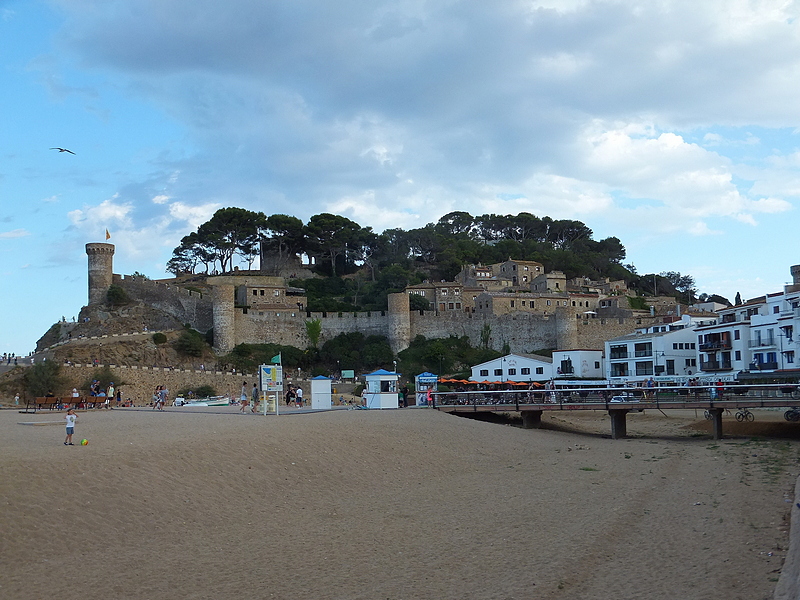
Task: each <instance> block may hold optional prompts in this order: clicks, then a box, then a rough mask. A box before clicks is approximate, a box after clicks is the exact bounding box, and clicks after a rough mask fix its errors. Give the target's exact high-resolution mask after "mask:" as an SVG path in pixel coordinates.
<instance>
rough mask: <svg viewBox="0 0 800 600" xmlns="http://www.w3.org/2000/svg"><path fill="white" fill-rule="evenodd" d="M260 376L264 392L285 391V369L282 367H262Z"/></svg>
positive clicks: (259, 372)
mask: <svg viewBox="0 0 800 600" xmlns="http://www.w3.org/2000/svg"><path fill="white" fill-rule="evenodd" d="M258 374H259V379H260V383H261V391H262V392H282V391H283V367H282V366H281V365H261V367H259V370H258Z"/></svg>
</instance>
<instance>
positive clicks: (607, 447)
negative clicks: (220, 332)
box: [0, 407, 800, 600]
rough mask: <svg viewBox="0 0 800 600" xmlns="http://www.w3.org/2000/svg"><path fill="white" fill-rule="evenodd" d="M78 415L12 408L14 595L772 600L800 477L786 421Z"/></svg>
mask: <svg viewBox="0 0 800 600" xmlns="http://www.w3.org/2000/svg"><path fill="white" fill-rule="evenodd" d="M79 414H80V417H79V420H78V426H77V429H76V435H75V437H76V438H77V440H80V439H82V438H84V437H85V438H87V439H89V445H88V446H84V447H82V446H78V445H76V446H72V447H65V446H63V440H64V426H63V424H62V423H63V416H64V415H63V413H40V414H37V415H23V414H19V413H18V412H16V411H12V410H4V411H0V427H2V431H3V435H2V436H0V471H1V473H0V502H2V516H0V531H2V538H0V539H1V542H0V565H2V568H0V597H2V598H7V599H28V598H30V599H39V598H46V597H58V598H62V599H72V598H74V599H76V600H77V599H80V600H92V599H103V600H105V599H108V598H148V599H161V598H164V599H167V598H170V599H174V598H191V599H201V598H215V599H220V598H278V599H286V600H292V599H305V598H309V599H311V598H313V599H328V598H330V599H342V600H344V599H349V600H352V599H365V600H367V599H368V600H375V599H390V600H405V599H410V598H422V599H432V600H433V599H443V598H447V599H473V598H474V599H502V600H510V599H518V600H523V599H532V598H537V599H539V598H542V599H550V598H553V599H556V598H564V599H566V598H569V599H590V598H591V599H611V598H613V599H615V600H621V599H635V598H647V599H660V598H663V599H665V600H667V599H669V600H674V599H676V598H680V599H709V600H710V599H715V600H718V599H726V600H734V599H742V600H744V599H747V600H752V599H767V598H771V597H772V593H773V590H774V588H775V584H776V582H777V579H778V575H779V571H780V568H781V566H782V562H783V558H784V556H785V549H786V548H787V547H788V525H789V523H788V519H789V514H790V509H791V507H792V505H793V498H794V483H795V479H796V477H797V475H798V464H800V463H798V458H799V457H800V442H798V441H797V439H789V438H787V437H771V438H753V437H752V436H753V435H760V434H759V433H754V432H756V431H757V430H756V429H752V431H747V430H741V429H738V430H736V429H735V426H739V427H747V426H748V425H750V426H752V427H756V426H759V425H760V426H761V427H762V434H763V427H765V426H766V425H765V422H769V421H770V420H772V421H774V428H773V433H774V431H778V432H779V435H780V432H782V431H787V432H789V434H788V435H789V436H791V435H792V433H791V432H792V431H793V430H787V429H785V428H784V424H781V423H780V414H779V413H770V414H769V415H766V416H764V415H765V413H763V412H759V413H757V420H756V422H755V423H753V424H742V425H739V424H736V422H735V421H732V422H731V423H729V421H730V418H726V427H728V426H730V428H729V431H730V437H728V438H727V439H725V440H722V441H718V442H715V441H713V440H711V439H710V437H709V436H708V434H707V431H708V427H707V424H706V423H702V422H698V421H696V420H695V419H694V417H693V414H690V413H689V411H687V414H682V415H677V416H664V415H662V414H660V413H658V412H656V411H648V412H646V413H645V414H641V415H636V416H631V417H630V418H629V426H628V429H629V434H630V435H631V436H632V438H630V439H625V440H611V439H609V438H608V437H607V436H608V433H609V423H608V417H607V416H606V415H604V414H603V413H601V412H597V413H581V414H572V413H570V414H565V413H558V414H557V415H547V416H546V418H545V425H546V427H547V428H546V429H539V430H523V429H520V428H518V427H511V426H507V425H500V424H496V423H486V422H478V421H473V420H468V419H463V418H459V417H455V416H451V415H447V414H441V413H438V412H436V411H432V410H426V409H407V410H393V411H361V410H340V411H333V412H326V413H318V414H301V415H295V414H287V415H282V416H280V417H275V416H268V417H263V416H259V415H241V414H238V411H237V410H236V408H235V407H232V408H230V409H227V408H226V409H221V410H215V409H192V410H185V409H178V408H171V409H169V410H168V411H165V412H164V413H157V412H155V411H152V410H149V409H122V410H111V411H94V412H83V413H79ZM24 421H57V422H58V424H57V425H44V426H29V425H20V424H19V423H21V422H24ZM779 426H780V427H779ZM781 428H783V429H781Z"/></svg>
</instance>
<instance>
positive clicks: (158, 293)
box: [113, 275, 214, 332]
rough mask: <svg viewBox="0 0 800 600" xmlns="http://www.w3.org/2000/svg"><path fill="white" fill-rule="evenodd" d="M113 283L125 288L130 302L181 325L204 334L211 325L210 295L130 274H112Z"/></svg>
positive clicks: (212, 321) (212, 323)
mask: <svg viewBox="0 0 800 600" xmlns="http://www.w3.org/2000/svg"><path fill="white" fill-rule="evenodd" d="M113 283H115V284H117V285H119V286H120V287H121V288H122V289H124V290H125V292H126V293H127V294H128V296H130V297H131V298H132V299H133V300H137V301H140V302H143V303H145V304H147V305H148V306H152V307H153V308H156V309H158V310H161V311H163V312H165V313H167V314H168V315H170V316H172V317H174V318H176V319H178V320H179V321H180V322H181V323H189V324H190V325H191V326H192V327H194V328H195V329H197V330H198V331H202V332H206V331H208V330H209V329H211V328H212V327H213V326H214V319H213V307H212V298H211V294H210V293H205V294H204V293H202V292H198V291H194V290H189V289H186V288H182V287H179V286H177V285H170V284H167V283H162V282H160V281H152V280H150V279H145V278H144V277H134V276H133V275H125V276H120V275H114V277H113Z"/></svg>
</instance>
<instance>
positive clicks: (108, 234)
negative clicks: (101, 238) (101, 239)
mask: <svg viewBox="0 0 800 600" xmlns="http://www.w3.org/2000/svg"><path fill="white" fill-rule="evenodd" d="M106 239H107V240H110V239H111V234H110V233H108V229H106Z"/></svg>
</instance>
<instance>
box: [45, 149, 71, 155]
mask: <svg viewBox="0 0 800 600" xmlns="http://www.w3.org/2000/svg"><path fill="white" fill-rule="evenodd" d="M50 150H58V151H59V152H69V153H70V154H75V153H74V152H73V151H72V150H67V149H66V148H50Z"/></svg>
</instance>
